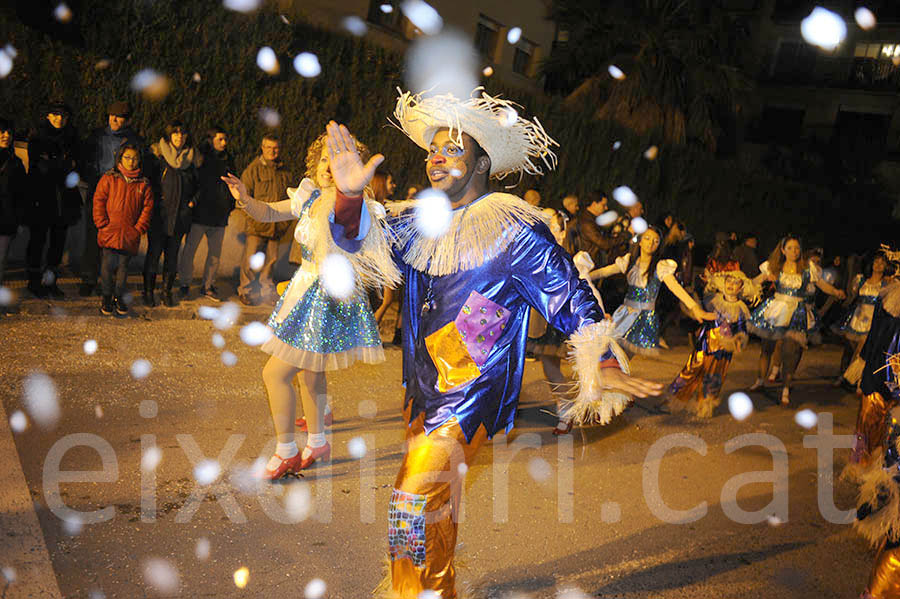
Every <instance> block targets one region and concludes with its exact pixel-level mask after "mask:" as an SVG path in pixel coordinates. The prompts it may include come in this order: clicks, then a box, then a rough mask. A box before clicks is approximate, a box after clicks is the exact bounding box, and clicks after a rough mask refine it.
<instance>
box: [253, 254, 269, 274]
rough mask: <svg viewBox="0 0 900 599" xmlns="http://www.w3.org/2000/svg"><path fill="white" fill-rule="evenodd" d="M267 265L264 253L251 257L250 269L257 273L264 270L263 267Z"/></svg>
mask: <svg viewBox="0 0 900 599" xmlns="http://www.w3.org/2000/svg"><path fill="white" fill-rule="evenodd" d="M265 264H266V255H265V253H263V252H256V253H255V254H253V255H252V256H250V268H252V269H253V270H255V271H257V272H258V271H260V270H262V267H263V266H264V265H265Z"/></svg>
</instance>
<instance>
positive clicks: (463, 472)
mask: <svg viewBox="0 0 900 599" xmlns="http://www.w3.org/2000/svg"><path fill="white" fill-rule="evenodd" d="M468 471H469V466H468V465H467V464H466V463H465V462H460V463H459V466H457V467H456V472H457V473H458V474H459V475H460V476H465V475H466V473H467V472H468Z"/></svg>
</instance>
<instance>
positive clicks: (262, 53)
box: [256, 46, 281, 75]
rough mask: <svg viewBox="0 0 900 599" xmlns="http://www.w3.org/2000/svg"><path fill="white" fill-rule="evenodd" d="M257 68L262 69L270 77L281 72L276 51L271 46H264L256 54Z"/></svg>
mask: <svg viewBox="0 0 900 599" xmlns="http://www.w3.org/2000/svg"><path fill="white" fill-rule="evenodd" d="M256 66H258V67H259V68H261V69H262V70H263V71H265V72H266V73H268V74H269V75H277V74H278V72H279V71H280V70H281V67H280V66H279V64H278V57H277V56H275V50H273V49H272V48H270V47H269V46H263V47H262V48H260V49H259V52H257V53H256Z"/></svg>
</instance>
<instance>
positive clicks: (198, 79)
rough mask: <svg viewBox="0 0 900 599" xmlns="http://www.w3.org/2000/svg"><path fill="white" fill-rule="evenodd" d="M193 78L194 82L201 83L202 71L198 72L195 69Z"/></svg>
mask: <svg viewBox="0 0 900 599" xmlns="http://www.w3.org/2000/svg"><path fill="white" fill-rule="evenodd" d="M191 79H193V80H194V83H200V82H201V81H203V77H201V76H200V73H198V72H196V71H194V74H193V76H192V77H191Z"/></svg>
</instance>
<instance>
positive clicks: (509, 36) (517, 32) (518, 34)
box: [506, 27, 522, 45]
mask: <svg viewBox="0 0 900 599" xmlns="http://www.w3.org/2000/svg"><path fill="white" fill-rule="evenodd" d="M520 39H522V28H521V27H511V28H510V30H509V31H508V32H507V33H506V41H508V42H509V43H510V44H512V45H516V44H518V43H519V40H520Z"/></svg>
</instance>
